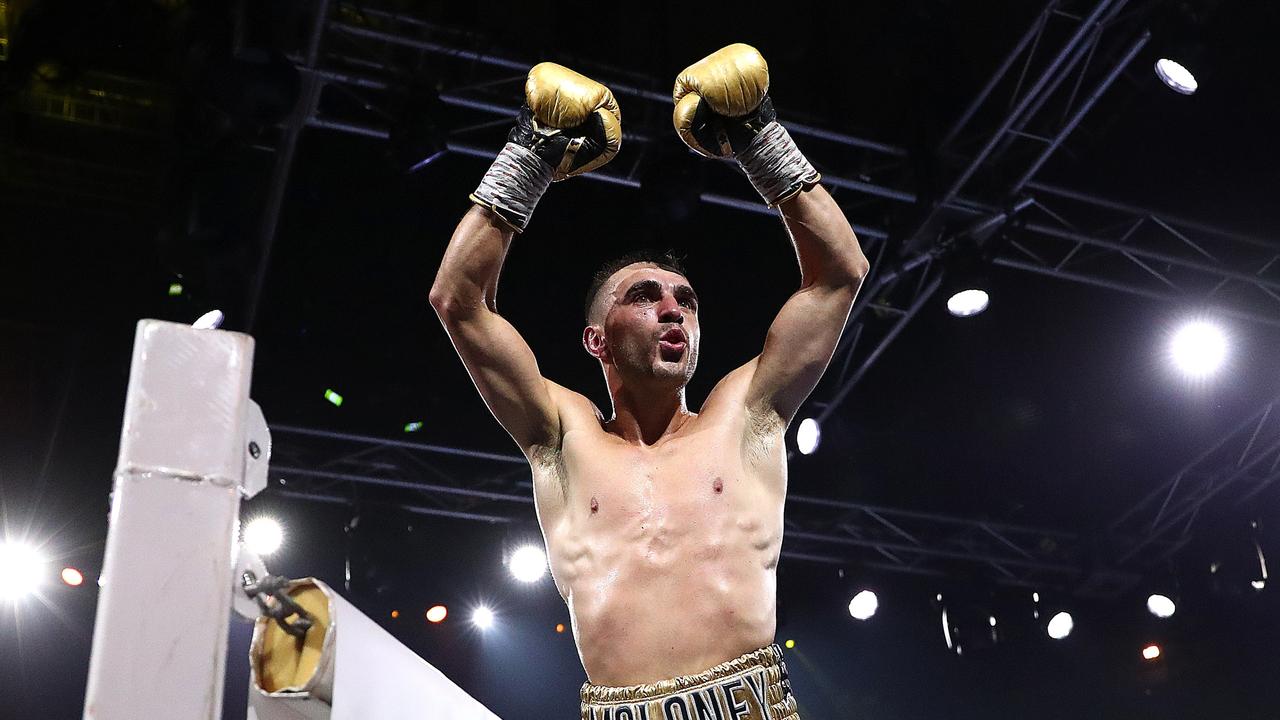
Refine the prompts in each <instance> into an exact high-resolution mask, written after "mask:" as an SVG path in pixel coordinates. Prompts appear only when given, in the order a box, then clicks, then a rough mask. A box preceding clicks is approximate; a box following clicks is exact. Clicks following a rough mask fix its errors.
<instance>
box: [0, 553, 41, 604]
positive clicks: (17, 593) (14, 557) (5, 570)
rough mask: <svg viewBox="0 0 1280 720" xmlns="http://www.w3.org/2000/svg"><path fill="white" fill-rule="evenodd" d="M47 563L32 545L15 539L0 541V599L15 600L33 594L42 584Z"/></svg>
mask: <svg viewBox="0 0 1280 720" xmlns="http://www.w3.org/2000/svg"><path fill="white" fill-rule="evenodd" d="M48 563H49V561H48V559H47V558H46V557H45V556H44V554H43V553H41V552H40V550H39V549H38V548H36V547H35V546H34V545H31V544H29V543H25V542H18V541H15V540H5V541H4V542H0V600H8V601H12V602H17V601H19V600H22V599H23V598H25V597H27V596H28V595H34V594H35V593H36V591H38V590H39V589H40V586H41V585H43V584H44V581H45V577H46V575H47V570H48V568H47V566H48Z"/></svg>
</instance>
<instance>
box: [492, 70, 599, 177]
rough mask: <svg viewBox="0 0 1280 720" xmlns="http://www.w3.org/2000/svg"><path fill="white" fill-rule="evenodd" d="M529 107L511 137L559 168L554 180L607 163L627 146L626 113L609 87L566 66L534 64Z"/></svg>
mask: <svg viewBox="0 0 1280 720" xmlns="http://www.w3.org/2000/svg"><path fill="white" fill-rule="evenodd" d="M524 99H525V108H527V109H528V112H524V111H523V109H522V111H521V113H520V116H519V118H518V119H517V120H516V127H515V128H514V129H513V130H512V131H511V135H510V136H508V138H507V139H508V140H509V141H510V142H513V143H516V144H518V145H523V146H524V147H526V148H529V149H530V150H532V151H533V152H534V153H535V154H536V155H537V156H538V157H540V158H542V160H543V161H544V162H546V163H547V164H548V165H550V166H551V167H552V168H553V169H554V171H555V177H554V179H555V180H563V179H565V178H567V177H570V176H573V175H581V174H582V173H585V172H590V171H592V170H595V169H596V168H598V167H600V166H601V165H604V164H605V163H607V162H609V161H610V160H612V159H613V156H614V155H617V154H618V148H620V147H622V112H621V111H619V110H618V101H617V100H614V99H613V93H611V92H609V88H607V87H605V86H604V85H601V84H600V83H598V82H596V81H595V80H592V79H591V78H589V77H586V76H585V75H579V74H578V73H576V72H574V71H572V70H570V69H569V68H567V67H564V66H563V65H557V64H555V63H550V62H544V63H538V64H537V65H534V66H533V69H532V70H530V71H529V79H528V80H526V81H525V83H524Z"/></svg>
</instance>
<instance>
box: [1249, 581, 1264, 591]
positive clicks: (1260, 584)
mask: <svg viewBox="0 0 1280 720" xmlns="http://www.w3.org/2000/svg"><path fill="white" fill-rule="evenodd" d="M1249 586H1250V587H1252V588H1253V589H1254V590H1261V589H1263V588H1265V587H1266V586H1267V581H1266V580H1250V581H1249Z"/></svg>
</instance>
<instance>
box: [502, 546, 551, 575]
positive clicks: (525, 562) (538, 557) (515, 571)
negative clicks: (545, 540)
mask: <svg viewBox="0 0 1280 720" xmlns="http://www.w3.org/2000/svg"><path fill="white" fill-rule="evenodd" d="M507 567H509V568H511V574H512V575H514V576H515V578H516V579H517V580H519V581H520V582H525V583H532V582H537V581H539V580H541V579H542V576H543V575H546V574H547V554H546V553H545V552H543V550H542V548H540V547H538V546H537V545H524V546H522V547H520V548H519V549H517V550H516V551H515V552H514V553H512V554H511V559H510V560H509V561H508V562H507Z"/></svg>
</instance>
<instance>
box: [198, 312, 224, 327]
mask: <svg viewBox="0 0 1280 720" xmlns="http://www.w3.org/2000/svg"><path fill="white" fill-rule="evenodd" d="M226 319H227V316H226V315H223V314H222V311H221V310H210V311H209V312H207V313H205V314H203V315H201V316H200V317H198V318H196V321H195V322H193V323H191V327H193V328H195V329H196V330H217V329H218V328H220V327H222V323H223V321H224V320H226Z"/></svg>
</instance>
